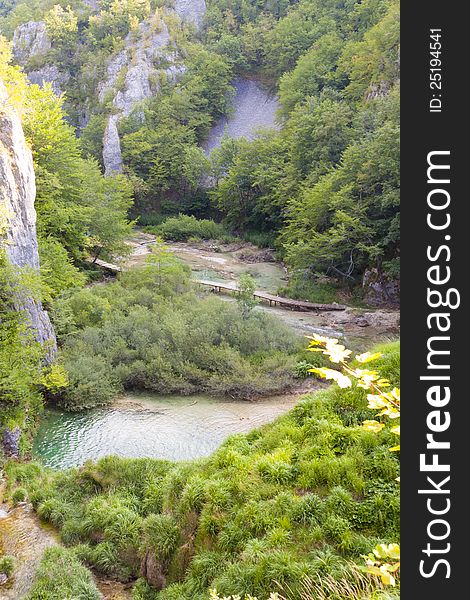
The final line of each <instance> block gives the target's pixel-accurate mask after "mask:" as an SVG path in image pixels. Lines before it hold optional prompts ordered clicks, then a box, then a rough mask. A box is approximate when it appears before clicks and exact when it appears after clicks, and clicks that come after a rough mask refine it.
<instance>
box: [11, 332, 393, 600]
mask: <svg viewBox="0 0 470 600" xmlns="http://www.w3.org/2000/svg"><path fill="white" fill-rule="evenodd" d="M383 350H384V357H383V358H382V359H380V360H379V361H378V362H377V363H374V364H375V367H376V368H377V369H378V370H379V372H380V373H381V375H383V376H384V377H386V378H388V379H390V380H391V381H392V383H394V384H396V383H397V378H398V373H399V349H398V346H397V345H396V344H391V345H389V346H386V347H384V348H383ZM365 396H366V392H365V390H363V389H361V388H359V387H356V386H353V387H352V388H346V389H340V388H338V387H336V386H334V387H332V388H331V389H329V390H326V391H322V392H319V393H316V394H313V395H309V396H307V397H305V398H304V399H303V400H302V401H301V402H299V404H298V405H297V406H296V407H295V408H294V409H293V410H292V411H290V412H289V413H288V414H286V415H285V416H283V417H281V418H279V419H278V420H277V421H275V422H274V423H273V424H271V425H267V426H264V427H263V428H261V429H258V430H255V431H253V432H251V433H249V434H247V435H235V436H232V437H231V438H229V439H228V440H227V441H226V442H225V443H224V444H223V445H222V446H221V447H220V449H219V450H217V451H216V452H215V453H214V454H213V455H212V456H211V457H210V458H208V459H203V460H199V461H195V462H189V463H169V462H165V461H159V460H149V459H138V460H130V459H120V458H117V457H109V458H105V459H102V460H100V461H99V462H98V463H96V464H93V463H91V462H90V463H87V464H86V465H85V466H84V467H83V468H81V469H74V470H70V471H65V472H59V473H54V472H51V471H44V470H42V469H40V468H39V467H37V466H35V465H25V466H22V465H15V464H11V465H9V466H8V467H7V472H8V474H9V482H10V483H9V485H10V493H11V491H12V490H13V489H14V487H15V485H21V486H22V485H27V487H28V494H29V498H30V500H31V501H32V502H33V504H34V506H35V507H36V510H37V511H38V513H39V515H40V516H41V517H42V518H43V519H45V520H47V521H49V522H51V523H53V524H55V525H56V526H58V527H59V528H60V530H61V538H62V541H63V542H64V543H65V544H66V545H69V546H71V547H72V548H73V551H74V553H75V555H76V556H77V557H78V558H79V559H80V560H81V561H83V562H84V563H85V564H87V565H89V566H93V567H94V568H95V569H97V570H98V571H100V572H101V573H104V574H106V575H107V576H113V577H118V578H119V579H121V580H123V581H127V580H131V579H134V578H135V577H138V576H139V574H144V576H145V577H144V578H141V579H139V581H138V582H137V584H136V586H135V589H134V591H133V594H134V596H133V597H134V598H135V599H136V600H144V599H145V600H151V599H153V598H155V599H156V598H159V599H161V600H163V599H176V598H178V599H179V600H184V599H185V598H187V599H188V600H189V599H191V600H196V599H197V600H199V599H200V600H202V599H203V598H204V599H207V597H208V588H209V587H215V588H217V590H218V591H219V592H220V593H221V594H223V595H227V594H244V593H250V594H254V595H257V596H258V597H260V598H267V597H268V596H269V594H270V592H272V591H277V590H273V585H274V584H273V582H278V583H279V584H280V585H281V586H282V588H283V589H284V590H288V589H291V590H292V592H295V590H296V589H297V590H298V595H295V593H293V595H292V596H288V597H296V598H297V597H299V596H300V593H299V586H302V579H303V577H305V576H311V577H312V578H315V582H317V581H319V580H318V579H317V577H318V575H319V574H321V579H320V585H322V584H321V582H322V581H323V582H324V584H323V586H324V590H323V591H324V595H325V597H328V595H327V594H326V593H325V590H327V589H328V586H331V577H332V578H334V580H336V581H337V582H338V585H337V589H338V590H340V589H341V586H342V585H343V584H342V583H341V580H343V579H345V580H346V581H347V580H348V579H351V577H353V578H354V570H353V572H351V566H350V561H352V562H357V563H359V564H361V563H362V564H363V558H362V555H364V554H367V553H368V552H370V549H371V548H373V547H374V546H375V544H376V543H379V542H386V543H390V542H392V541H396V540H397V539H398V534H399V511H398V508H399V497H398V486H397V484H396V481H395V478H396V477H397V474H398V460H397V458H396V456H395V455H394V454H393V453H391V452H390V451H389V447H390V446H391V445H392V444H394V443H395V438H396V436H394V435H393V434H391V433H390V432H389V431H388V430H385V429H384V430H382V431H381V432H379V433H374V432H372V431H365V430H364V428H363V426H362V422H363V421H364V419H368V418H370V417H371V416H373V415H374V414H375V412H376V411H371V410H369V409H368V408H367V400H366V397H365ZM15 482H17V483H16V484H15ZM24 482H27V483H24ZM163 585H165V586H166V587H165V589H164V590H163V591H161V592H160V593H158V592H157V589H159V588H161V587H162V586H163ZM345 589H347V588H345ZM377 594H378V592H377ZM52 597H53V596H52ZM307 597H308V596H307ZM318 597H322V596H321V595H320V594H319V596H318ZM386 597H388V598H391V597H393V598H394V597H396V596H394V595H393V594H391V593H390V594H389V595H387V596H386ZM338 598H341V600H343V599H346V598H348V599H349V598H351V596H348V595H347V594H346V593H344V594H343V595H341V594H340V595H338Z"/></svg>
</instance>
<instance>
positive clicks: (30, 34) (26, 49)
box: [12, 21, 70, 96]
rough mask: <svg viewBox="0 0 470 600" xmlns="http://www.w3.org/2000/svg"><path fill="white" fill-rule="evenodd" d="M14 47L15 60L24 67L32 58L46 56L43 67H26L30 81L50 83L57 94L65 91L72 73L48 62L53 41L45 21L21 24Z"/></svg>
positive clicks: (42, 84) (16, 32)
mask: <svg viewBox="0 0 470 600" xmlns="http://www.w3.org/2000/svg"><path fill="white" fill-rule="evenodd" d="M12 48H13V56H14V58H15V61H16V62H17V63H18V64H19V65H21V66H22V67H27V65H28V62H29V61H30V59H31V58H35V59H37V58H38V57H39V58H40V57H44V64H43V65H42V66H41V67H38V68H35V69H33V70H28V69H26V75H27V77H28V80H29V82H30V83H32V84H37V85H39V86H40V87H43V86H44V84H45V83H50V84H51V86H52V90H53V91H54V93H55V94H56V95H57V96H60V95H61V94H62V93H63V92H64V90H65V86H66V85H67V83H68V81H69V79H70V75H69V73H64V72H63V71H60V70H59V69H58V67H57V65H54V64H50V63H47V53H48V52H49V50H51V42H50V39H49V36H48V35H47V30H46V24H45V23H44V21H28V23H24V24H23V25H19V26H18V27H17V28H16V29H15V31H14V34H13V41H12Z"/></svg>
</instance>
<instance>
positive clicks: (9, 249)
mask: <svg viewBox="0 0 470 600" xmlns="http://www.w3.org/2000/svg"><path fill="white" fill-rule="evenodd" d="M35 197H36V184H35V178H34V170H33V158H32V154H31V150H30V149H29V147H28V146H27V144H26V140H25V138H24V134H23V129H22V127H21V122H20V118H19V116H18V114H17V113H16V112H15V110H14V109H13V108H12V107H11V106H9V104H8V97H7V93H6V90H5V88H4V87H3V85H2V84H1V83H0V206H1V207H2V209H3V211H5V212H6V253H7V256H8V258H9V260H10V262H11V264H12V265H13V266H15V267H18V268H29V269H32V270H33V271H38V270H39V254H38V242H37V238H36V211H35V209H34V200H35ZM17 307H18V310H25V311H26V313H27V314H28V319H29V322H30V325H31V328H32V329H33V331H34V334H35V336H36V339H37V340H38V341H39V342H40V343H41V344H43V345H44V346H45V347H46V349H47V359H48V360H49V361H50V360H52V358H53V356H54V354H55V352H56V349H57V345H56V338H55V334H54V330H53V328H52V325H51V322H50V320H49V316H48V314H47V312H46V311H45V310H44V309H43V307H42V304H41V302H39V301H37V300H34V299H32V298H28V297H24V296H22V297H19V298H18V302H17Z"/></svg>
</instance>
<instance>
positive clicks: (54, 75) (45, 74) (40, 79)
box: [28, 65, 70, 96]
mask: <svg viewBox="0 0 470 600" xmlns="http://www.w3.org/2000/svg"><path fill="white" fill-rule="evenodd" d="M69 79H70V75H69V74H68V73H63V72H62V71H59V69H58V68H57V67H56V66H55V65H45V66H44V67H42V68H41V69H36V70H35V71H29V73H28V80H29V82H30V83H32V84H37V85H39V87H44V84H45V83H50V84H51V87H52V91H53V92H54V94H55V95H56V96H60V95H61V94H62V93H63V92H64V90H65V86H66V85H67V83H68V82H69Z"/></svg>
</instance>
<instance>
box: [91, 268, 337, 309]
mask: <svg viewBox="0 0 470 600" xmlns="http://www.w3.org/2000/svg"><path fill="white" fill-rule="evenodd" d="M95 264H96V265H98V266H99V267H101V268H102V269H105V270H106V271H110V272H111V273H120V272H121V271H122V267H120V266H118V265H114V264H112V263H108V262H106V261H104V260H101V259H99V258H98V259H96V260H95ZM193 281H194V283H197V284H198V285H202V286H204V287H209V288H212V291H214V292H216V293H218V294H220V293H231V294H233V293H235V294H237V293H238V292H239V291H240V290H239V289H238V287H237V284H236V283H235V282H233V283H230V282H228V283H220V282H219V281H209V280H208V279H194V280H193ZM253 296H254V297H255V298H258V299H259V300H262V301H264V302H269V306H282V307H283V308H290V309H291V310H304V311H308V310H316V311H320V310H321V311H331V310H346V306H343V305H342V304H336V302H334V303H333V304H317V303H315V302H304V301H303V300H292V298H282V297H281V296H273V295H272V294H268V293H267V292H263V291H261V290H255V292H254V294H253Z"/></svg>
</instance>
